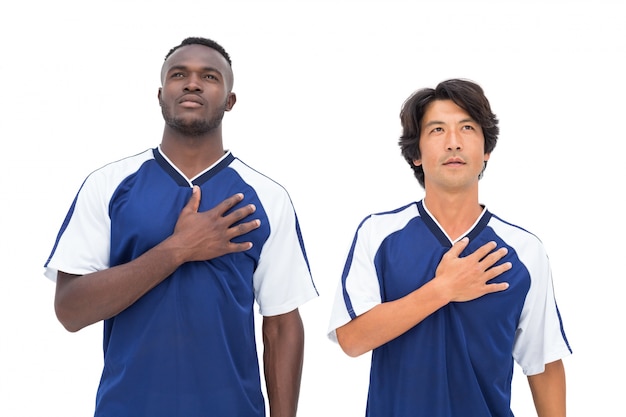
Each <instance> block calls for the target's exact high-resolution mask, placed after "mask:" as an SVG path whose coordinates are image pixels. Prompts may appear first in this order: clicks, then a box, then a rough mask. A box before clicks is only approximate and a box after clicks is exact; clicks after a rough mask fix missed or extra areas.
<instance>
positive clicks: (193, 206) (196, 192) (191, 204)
mask: <svg viewBox="0 0 626 417" xmlns="http://www.w3.org/2000/svg"><path fill="white" fill-rule="evenodd" d="M199 207H200V187H198V186H197V185H194V186H193V189H192V190H191V197H190V198H189V201H188V202H187V205H186V206H185V209H188V210H191V211H193V212H194V213H195V212H197V211H198V208H199Z"/></svg>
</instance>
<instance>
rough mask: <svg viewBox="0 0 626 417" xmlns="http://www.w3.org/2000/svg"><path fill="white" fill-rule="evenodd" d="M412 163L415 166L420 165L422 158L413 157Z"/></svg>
mask: <svg viewBox="0 0 626 417" xmlns="http://www.w3.org/2000/svg"><path fill="white" fill-rule="evenodd" d="M413 165H415V166H416V167H418V166H420V165H422V158H418V159H414V160H413Z"/></svg>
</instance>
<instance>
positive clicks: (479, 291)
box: [434, 237, 511, 301]
mask: <svg viewBox="0 0 626 417" xmlns="http://www.w3.org/2000/svg"><path fill="white" fill-rule="evenodd" d="M468 244H469V239H468V238H467V237H466V238H463V239H461V240H460V241H458V242H456V243H455V244H454V246H452V248H450V250H449V251H448V252H446V254H445V255H444V256H443V258H442V259H441V262H440V263H439V266H438V267H437V272H436V273H435V278H434V280H439V284H441V285H442V286H443V287H444V288H445V290H444V291H445V292H446V296H447V298H448V299H449V301H469V300H473V299H476V298H479V297H481V296H483V295H485V294H489V293H492V292H497V291H504V290H506V289H507V288H508V287H509V284H508V283H506V282H500V283H487V282H488V281H489V280H491V279H493V278H495V277H497V276H498V275H500V274H502V273H503V272H505V271H508V270H509V269H511V263H510V262H503V263H502V264H500V265H497V266H494V265H495V264H496V263H497V262H498V261H499V260H500V259H502V258H503V257H504V256H505V255H506V254H507V252H508V251H507V249H506V248H500V249H498V250H494V249H496V243H495V242H489V243H486V244H484V245H483V246H481V247H480V248H478V249H476V251H474V252H473V253H472V254H470V255H468V256H465V257H460V254H461V252H463V250H464V249H465V248H466V247H467V245H468Z"/></svg>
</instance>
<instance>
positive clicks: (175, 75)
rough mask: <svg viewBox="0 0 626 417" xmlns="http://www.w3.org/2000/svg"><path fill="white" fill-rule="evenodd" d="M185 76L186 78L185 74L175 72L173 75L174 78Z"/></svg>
mask: <svg viewBox="0 0 626 417" xmlns="http://www.w3.org/2000/svg"><path fill="white" fill-rule="evenodd" d="M184 76H185V74H183V73H182V72H174V73H172V75H171V77H172V78H182V77H184Z"/></svg>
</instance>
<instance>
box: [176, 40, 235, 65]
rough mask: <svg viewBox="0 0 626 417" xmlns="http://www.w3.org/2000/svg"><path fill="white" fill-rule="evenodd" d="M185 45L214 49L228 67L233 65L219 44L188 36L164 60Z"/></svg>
mask: <svg viewBox="0 0 626 417" xmlns="http://www.w3.org/2000/svg"><path fill="white" fill-rule="evenodd" d="M186 45H204V46H206V47H208V48H211V49H215V50H216V51H217V52H219V53H220V54H221V55H222V56H223V57H224V58H225V59H226V61H227V62H228V65H230V67H231V68H232V66H233V63H232V61H231V60H230V55H228V52H226V50H225V49H224V47H222V45H220V44H219V43H217V42H215V41H214V40H212V39H208V38H202V37H199V36H190V37H188V38H185V39H183V41H182V42H181V43H180V44H178V45H176V46H175V47H173V48H172V49H170V51H169V52H168V53H167V55H165V60H167V58H169V57H170V55H172V54H173V53H174V51H176V50H177V49H178V48H181V47H183V46H186Z"/></svg>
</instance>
